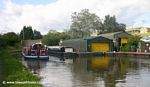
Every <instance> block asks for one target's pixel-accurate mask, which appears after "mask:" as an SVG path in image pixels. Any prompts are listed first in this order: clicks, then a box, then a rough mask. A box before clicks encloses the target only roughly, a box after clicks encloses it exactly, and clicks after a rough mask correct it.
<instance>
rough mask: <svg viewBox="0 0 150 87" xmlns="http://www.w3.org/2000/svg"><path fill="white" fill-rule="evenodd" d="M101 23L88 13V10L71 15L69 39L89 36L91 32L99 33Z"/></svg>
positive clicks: (92, 14) (97, 18) (94, 15)
mask: <svg viewBox="0 0 150 87" xmlns="http://www.w3.org/2000/svg"><path fill="white" fill-rule="evenodd" d="M101 28H102V22H101V20H100V18H99V17H98V16H97V15H96V14H94V13H90V12H89V10H88V9H83V10H81V12H79V13H77V12H74V13H73V14H72V24H71V26H70V31H69V33H70V36H72V37H71V38H81V37H86V36H90V34H91V33H92V32H96V31H100V29H101Z"/></svg>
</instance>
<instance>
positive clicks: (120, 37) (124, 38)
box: [100, 32, 131, 46]
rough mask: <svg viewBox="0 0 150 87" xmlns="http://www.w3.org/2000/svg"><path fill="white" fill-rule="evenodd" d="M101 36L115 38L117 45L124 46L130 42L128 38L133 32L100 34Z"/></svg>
mask: <svg viewBox="0 0 150 87" xmlns="http://www.w3.org/2000/svg"><path fill="white" fill-rule="evenodd" d="M100 36H103V37H105V38H108V39H111V40H113V42H114V44H115V46H124V45H125V44H127V43H128V38H129V37H130V36H131V34H129V33H127V32H115V33H106V34H100Z"/></svg>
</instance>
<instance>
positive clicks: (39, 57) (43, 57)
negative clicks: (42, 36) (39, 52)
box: [22, 53, 49, 60]
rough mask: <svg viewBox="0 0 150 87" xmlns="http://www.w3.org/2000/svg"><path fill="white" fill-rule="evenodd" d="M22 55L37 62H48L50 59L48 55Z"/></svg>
mask: <svg viewBox="0 0 150 87" xmlns="http://www.w3.org/2000/svg"><path fill="white" fill-rule="evenodd" d="M22 55H23V57H24V58H25V59H35V60H48V59H49V56H48V55H46V56H28V55H25V54H24V53H22Z"/></svg>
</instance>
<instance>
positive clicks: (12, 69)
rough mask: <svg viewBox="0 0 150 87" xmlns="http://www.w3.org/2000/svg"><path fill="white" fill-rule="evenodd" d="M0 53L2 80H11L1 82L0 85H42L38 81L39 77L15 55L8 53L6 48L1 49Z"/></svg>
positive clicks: (9, 86) (25, 86) (5, 86)
mask: <svg viewBox="0 0 150 87" xmlns="http://www.w3.org/2000/svg"><path fill="white" fill-rule="evenodd" d="M0 55H1V56H0V61H1V62H2V64H1V66H2V69H1V71H3V81H5V82H12V83H9V84H3V85H2V87H42V85H41V84H39V83H38V82H39V81H40V78H39V77H37V76H35V75H33V74H32V73H31V72H30V71H29V70H28V69H27V68H26V67H25V66H24V65H23V64H22V63H21V62H20V61H19V60H18V59H17V58H16V57H14V56H12V55H10V54H9V52H8V51H6V50H5V51H1V52H0ZM13 82H14V83H13ZM19 82H22V83H19ZM32 82H33V83H32ZM0 84H1V83H0ZM0 87H1V85H0Z"/></svg>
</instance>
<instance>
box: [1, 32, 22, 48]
mask: <svg viewBox="0 0 150 87" xmlns="http://www.w3.org/2000/svg"><path fill="white" fill-rule="evenodd" d="M1 40H2V45H3V44H4V43H5V45H9V46H14V45H15V44H16V43H18V42H19V41H20V40H19V36H18V35H17V34H16V33H14V32H8V33H6V34H4V35H3V36H1Z"/></svg>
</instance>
